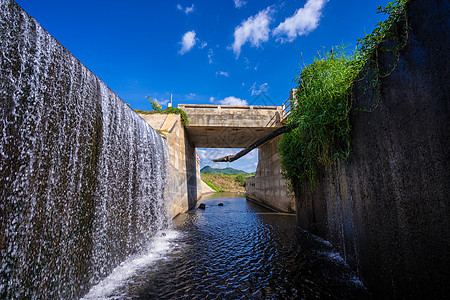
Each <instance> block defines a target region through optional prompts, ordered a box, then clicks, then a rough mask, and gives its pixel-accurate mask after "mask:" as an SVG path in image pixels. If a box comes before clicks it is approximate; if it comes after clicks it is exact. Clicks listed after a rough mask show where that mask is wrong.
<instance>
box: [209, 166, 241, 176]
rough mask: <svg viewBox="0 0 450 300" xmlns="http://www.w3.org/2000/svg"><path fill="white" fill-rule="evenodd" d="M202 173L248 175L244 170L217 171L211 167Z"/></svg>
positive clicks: (225, 169)
mask: <svg viewBox="0 0 450 300" xmlns="http://www.w3.org/2000/svg"><path fill="white" fill-rule="evenodd" d="M200 173H211V174H247V172H245V171H242V170H236V169H234V168H230V167H228V168H224V169H216V168H211V167H210V166H205V167H203V168H202V169H201V170H200Z"/></svg>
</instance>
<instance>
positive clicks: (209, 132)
mask: <svg viewBox="0 0 450 300" xmlns="http://www.w3.org/2000/svg"><path fill="white" fill-rule="evenodd" d="M178 108H181V109H182V110H184V111H185V112H186V114H187V115H188V118H189V125H188V126H186V130H187V132H188V134H189V136H190V139H191V142H192V143H193V144H194V146H195V147H200V148H245V147H248V146H249V145H250V144H252V143H253V142H255V141H256V140H258V139H259V138H261V137H263V136H265V135H267V134H268V133H270V132H272V131H274V130H275V129H276V128H277V127H280V126H282V123H281V121H282V119H283V109H282V107H281V106H241V105H239V106H235V105H203V104H202V105H198V104H179V105H178Z"/></svg>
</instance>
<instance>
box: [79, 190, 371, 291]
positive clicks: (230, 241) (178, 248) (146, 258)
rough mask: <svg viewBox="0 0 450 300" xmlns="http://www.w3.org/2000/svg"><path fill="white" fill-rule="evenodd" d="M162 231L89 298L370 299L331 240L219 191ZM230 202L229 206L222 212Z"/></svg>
mask: <svg viewBox="0 0 450 300" xmlns="http://www.w3.org/2000/svg"><path fill="white" fill-rule="evenodd" d="M201 202H202V203H204V204H205V205H206V209H205V210H201V209H195V210H192V211H190V212H187V213H185V214H182V215H179V216H178V217H177V218H175V219H174V224H173V228H171V229H169V230H165V231H163V232H159V233H158V234H157V236H156V237H155V238H153V239H152V240H151V241H150V242H149V244H148V251H146V252H144V253H143V254H140V255H139V256H135V257H132V258H130V259H128V260H127V261H125V262H124V263H123V264H121V265H120V266H119V267H117V268H116V269H115V270H114V271H113V273H112V274H111V275H110V276H109V277H108V278H106V279H105V280H103V281H102V282H100V283H99V284H98V285H96V286H94V287H93V288H92V289H91V291H90V292H89V294H88V295H86V296H85V298H84V299H370V294H369V293H368V291H367V290H366V289H365V288H364V286H363V285H362V284H361V282H360V281H359V280H358V278H357V277H356V276H355V274H354V273H353V272H352V271H351V270H350V269H349V267H348V266H347V265H346V264H345V263H344V261H343V260H342V258H341V257H340V256H339V255H338V254H337V253H336V252H335V250H334V249H333V247H332V246H331V245H330V244H329V243H327V242H326V241H323V240H321V239H320V238H317V237H315V236H313V235H311V234H309V233H308V232H305V231H303V230H301V229H299V228H297V227H296V218H295V215H292V214H282V213H275V212H273V211H270V210H268V209H266V208H264V207H261V206H259V205H257V204H254V203H252V202H250V201H248V200H246V199H245V198H244V197H243V195H240V194H230V193H218V194H213V195H210V196H208V197H206V198H203V199H202V201H201ZM219 203H223V206H219V205H218V204H219Z"/></svg>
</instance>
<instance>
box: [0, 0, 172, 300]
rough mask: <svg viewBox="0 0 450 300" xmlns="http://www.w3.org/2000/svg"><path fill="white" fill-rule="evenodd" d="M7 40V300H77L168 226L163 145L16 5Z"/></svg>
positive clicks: (6, 4) (1, 173) (0, 115)
mask: <svg viewBox="0 0 450 300" xmlns="http://www.w3.org/2000/svg"><path fill="white" fill-rule="evenodd" d="M0 37H1V43H0V132H1V139H0V156H1V160H0V226H1V229H0V253H1V262H0V298H2V299H5V298H7V299H10V298H27V299H37V298H52V299H53V298H57V299H62V298H64V299H68V298H70V299H73V298H79V297H81V296H82V295H84V294H85V293H86V292H87V291H88V290H89V287H90V286H92V285H94V284H96V283H98V282H99V281H100V280H101V279H102V278H104V277H105V276H106V275H108V274H109V273H110V272H111V271H112V270H113V268H114V267H116V266H117V265H118V264H120V262H122V261H123V260H125V259H126V258H127V257H128V256H130V255H131V254H133V253H136V252H138V251H140V249H141V248H142V247H143V245H144V244H145V243H146V241H147V240H148V238H149V237H151V236H152V235H153V234H154V233H155V232H156V231H157V230H160V229H162V228H164V227H166V226H167V224H168V218H167V216H166V213H165V208H164V201H163V195H164V186H165V179H166V173H167V154H166V145H165V141H164V140H163V139H162V138H161V137H160V136H159V135H158V134H157V133H156V132H155V131H154V130H153V129H152V128H151V127H150V126H149V125H148V124H147V123H146V122H145V121H144V120H142V119H141V118H140V117H139V116H138V115H137V114H135V113H134V112H133V111H132V110H131V109H130V108H129V107H128V106H127V105H126V104H125V103H124V102H123V101H122V100H120V99H119V97H118V96H117V95H116V94H115V93H113V92H112V91H111V90H110V89H109V88H108V87H107V86H106V85H105V84H104V83H103V82H102V81H101V80H100V79H98V78H97V77H96V76H95V75H94V74H93V73H92V72H91V71H90V70H89V69H87V68H86V67H85V66H84V65H83V64H81V63H80V62H79V61H78V60H77V59H76V58H74V57H73V56H72V54H71V53H70V52H69V51H68V50H67V49H65V48H64V47H63V46H61V44H59V43H58V41H56V40H55V39H54V38H53V37H52V36H50V35H49V34H48V33H47V32H46V31H45V30H44V29H43V28H42V27H41V26H40V25H39V24H38V22H37V21H36V20H34V19H33V18H31V17H30V16H29V15H28V14H26V13H25V12H24V11H23V10H22V9H21V8H20V7H19V6H18V5H17V4H16V3H15V2H14V1H12V0H0Z"/></svg>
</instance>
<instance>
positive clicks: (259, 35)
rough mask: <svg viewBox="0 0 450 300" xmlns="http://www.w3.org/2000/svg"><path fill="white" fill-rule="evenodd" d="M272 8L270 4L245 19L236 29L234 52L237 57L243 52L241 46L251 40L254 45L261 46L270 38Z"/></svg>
mask: <svg viewBox="0 0 450 300" xmlns="http://www.w3.org/2000/svg"><path fill="white" fill-rule="evenodd" d="M271 14H272V9H271V7H270V6H269V7H268V8H266V9H265V10H262V11H260V12H259V13H258V14H257V15H255V16H252V17H250V18H248V19H247V20H245V21H243V22H242V23H241V25H239V26H237V27H236V28H235V30H234V43H233V45H232V48H233V52H234V53H235V54H236V57H239V55H240V54H241V47H242V46H243V45H244V44H245V43H247V42H250V44H251V45H252V46H253V47H259V46H260V45H261V43H263V42H267V41H268V40H269V33H270V29H269V23H270V22H271V20H272V17H271Z"/></svg>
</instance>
